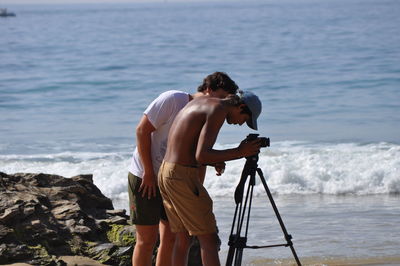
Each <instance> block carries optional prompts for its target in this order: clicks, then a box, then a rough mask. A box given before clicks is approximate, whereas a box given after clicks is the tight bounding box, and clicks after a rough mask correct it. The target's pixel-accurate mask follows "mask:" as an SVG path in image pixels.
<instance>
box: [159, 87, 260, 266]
mask: <svg viewBox="0 0 400 266" xmlns="http://www.w3.org/2000/svg"><path fill="white" fill-rule="evenodd" d="M260 112H261V102H260V100H259V99H258V97H257V96H256V95H254V94H253V93H251V92H244V93H241V96H240V97H239V96H236V95H232V96H229V97H227V98H225V99H218V98H213V97H210V96H201V97H198V98H197V99H194V100H193V101H191V102H190V103H189V104H187V105H186V107H185V108H183V109H182V110H181V112H179V113H178V115H177V116H176V118H175V120H174V122H173V124H172V126H171V129H170V132H169V137H168V146H167V151H166V155H165V157H164V161H163V164H162V165H161V167H160V170H159V174H158V182H159V187H160V191H161V195H162V197H163V203H164V207H165V209H166V212H167V216H168V220H169V221H170V227H171V231H172V232H176V233H177V235H178V236H179V235H180V237H183V236H182V235H187V234H188V233H189V234H190V235H192V236H193V235H194V236H197V238H198V239H199V241H200V246H201V257H202V261H203V265H205V266H209V265H220V262H219V257H218V250H217V241H216V240H217V234H216V221H215V216H214V214H213V211H212V200H211V198H210V196H209V195H208V193H207V191H206V189H205V188H204V187H203V185H202V183H201V182H200V181H199V179H198V171H199V166H201V165H213V164H216V163H221V162H225V161H229V160H234V159H239V158H242V157H247V156H252V155H255V154H257V153H258V152H259V149H260V142H259V140H253V141H248V142H246V141H242V142H241V143H240V145H239V146H238V147H237V148H233V149H226V150H215V149H213V146H214V143H215V141H216V139H217V136H218V132H219V130H220V128H221V127H222V125H223V123H224V121H225V120H226V121H227V123H228V124H238V125H242V124H243V123H244V122H246V123H247V125H248V126H249V127H251V128H253V129H257V117H258V116H259V114H260ZM179 252H181V254H178V253H179ZM187 253H188V250H186V251H185V252H182V250H181V251H179V250H177V249H174V254H173V261H172V262H173V265H177V266H179V265H186V263H187Z"/></svg>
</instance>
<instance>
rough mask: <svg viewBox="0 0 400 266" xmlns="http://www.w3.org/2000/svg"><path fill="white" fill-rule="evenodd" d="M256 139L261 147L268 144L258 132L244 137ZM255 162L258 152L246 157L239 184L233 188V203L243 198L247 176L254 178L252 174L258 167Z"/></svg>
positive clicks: (268, 141) (250, 139) (248, 139)
mask: <svg viewBox="0 0 400 266" xmlns="http://www.w3.org/2000/svg"><path fill="white" fill-rule="evenodd" d="M256 139H259V140H260V142H261V148H263V147H269V146H270V140H269V138H265V137H259V134H249V135H247V137H246V141H252V140H256ZM257 162H258V154H255V155H253V156H249V157H246V163H245V165H244V167H243V171H242V176H241V178H240V181H239V184H238V185H237V187H236V190H235V203H236V204H238V203H239V202H241V201H242V199H243V192H244V185H245V184H246V180H247V177H248V176H251V177H252V180H254V176H255V174H256V171H257V167H258V165H257ZM253 182H254V181H253Z"/></svg>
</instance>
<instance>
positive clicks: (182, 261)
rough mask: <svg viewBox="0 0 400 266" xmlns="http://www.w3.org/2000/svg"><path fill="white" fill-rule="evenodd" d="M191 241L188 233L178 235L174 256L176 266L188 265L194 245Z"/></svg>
mask: <svg viewBox="0 0 400 266" xmlns="http://www.w3.org/2000/svg"><path fill="white" fill-rule="evenodd" d="M191 240H192V239H191V237H190V236H189V234H188V232H179V233H176V240H175V246H174V255H173V257H172V263H173V265H174V266H181V265H182V266H186V265H187V264H188V256H189V249H190V246H191V245H192V241H191Z"/></svg>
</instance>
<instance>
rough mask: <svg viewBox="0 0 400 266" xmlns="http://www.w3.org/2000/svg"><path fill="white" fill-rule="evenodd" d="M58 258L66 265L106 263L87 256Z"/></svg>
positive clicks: (20, 265) (94, 265)
mask: <svg viewBox="0 0 400 266" xmlns="http://www.w3.org/2000/svg"><path fill="white" fill-rule="evenodd" d="M59 259H61V260H63V261H65V262H66V263H67V266H75V265H78V266H102V265H106V264H101V263H100V262H98V261H95V260H92V259H90V258H87V257H82V256H61V257H59ZM30 265H31V264H27V263H13V264H7V265H6V266H30Z"/></svg>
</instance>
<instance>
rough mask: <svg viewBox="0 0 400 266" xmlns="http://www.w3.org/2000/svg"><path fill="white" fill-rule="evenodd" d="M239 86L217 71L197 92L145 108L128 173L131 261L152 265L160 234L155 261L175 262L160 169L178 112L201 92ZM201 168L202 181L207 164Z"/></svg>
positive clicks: (220, 92)
mask: <svg viewBox="0 0 400 266" xmlns="http://www.w3.org/2000/svg"><path fill="white" fill-rule="evenodd" d="M237 90H238V86H237V85H236V83H235V82H234V81H233V80H232V79H231V78H230V77H229V76H228V75H227V74H226V73H223V72H215V73H213V74H211V75H208V76H207V77H206V78H205V79H204V80H203V84H202V85H200V86H199V88H198V92H197V93H195V94H193V95H190V94H188V93H185V92H181V91H167V92H164V93H162V94H161V95H160V96H159V97H157V98H156V99H155V100H154V101H153V102H152V103H151V104H150V105H149V106H148V107H147V109H146V110H145V111H144V114H143V116H142V118H141V120H140V122H139V124H138V126H137V127H136V144H137V147H136V149H135V151H134V153H133V156H132V161H131V165H130V168H129V175H128V181H129V183H128V184H129V187H128V192H129V203H130V212H131V221H132V223H133V224H135V225H136V245H135V248H134V251H133V257H132V265H134V266H142V265H143V266H147V265H149V266H150V265H151V259H152V254H153V250H154V247H155V244H156V242H157V239H158V234H159V235H160V246H159V249H158V252H157V261H156V265H157V266H161V265H163V266H164V265H172V252H173V247H174V242H175V235H174V234H173V233H172V232H171V230H170V228H169V224H168V221H167V217H166V214H165V210H164V207H163V204H162V199H161V196H160V191H159V189H158V186H157V173H158V170H159V168H160V165H161V163H162V160H163V158H164V155H165V151H166V148H167V139H168V133H169V129H170V127H171V125H172V122H173V121H174V118H175V116H176V115H177V114H178V112H179V111H180V110H181V109H182V108H183V107H184V106H185V105H186V104H187V103H188V102H189V101H190V100H192V99H193V98H196V97H198V96H202V95H210V96H212V97H218V98H225V97H226V96H227V95H228V94H236V92H237ZM222 167H223V165H222ZM216 170H217V174H220V171H221V170H222V169H221V168H220V166H218V167H216ZM199 172H200V173H199V179H200V180H201V182H202V181H203V180H204V175H205V167H203V169H202V170H201V171H199ZM186 244H187V243H186ZM181 245H184V243H181ZM178 246H179V245H178Z"/></svg>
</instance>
